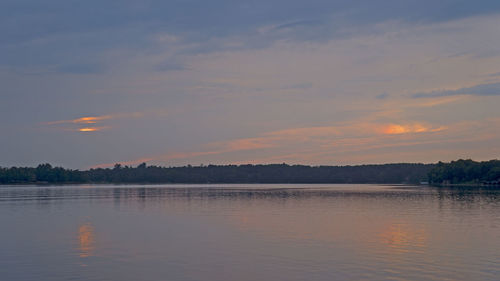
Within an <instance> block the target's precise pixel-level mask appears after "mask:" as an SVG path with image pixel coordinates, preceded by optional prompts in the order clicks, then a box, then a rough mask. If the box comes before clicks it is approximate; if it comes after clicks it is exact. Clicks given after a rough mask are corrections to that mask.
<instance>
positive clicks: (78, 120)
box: [44, 115, 117, 125]
mask: <svg viewBox="0 0 500 281" xmlns="http://www.w3.org/2000/svg"><path fill="white" fill-rule="evenodd" d="M116 116H117V115H101V116H86V117H80V118H76V119H70V120H58V121H51V122H46V123H44V124H45V125H57V124H69V123H73V124H95V123H97V122H100V121H102V120H107V119H113V118H116Z"/></svg>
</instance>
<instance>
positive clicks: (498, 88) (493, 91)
mask: <svg viewBox="0 0 500 281" xmlns="http://www.w3.org/2000/svg"><path fill="white" fill-rule="evenodd" d="M456 95H476V96H498V95H500V83H490V84H480V85H476V86H472V87H468V88H461V89H457V90H442V91H433V92H429V93H416V94H413V95H412V97H413V98H434V97H447V96H456Z"/></svg>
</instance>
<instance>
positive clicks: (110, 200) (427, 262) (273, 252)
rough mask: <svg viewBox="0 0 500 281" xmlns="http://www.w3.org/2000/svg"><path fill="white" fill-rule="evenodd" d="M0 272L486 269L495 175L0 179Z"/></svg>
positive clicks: (422, 275) (243, 276)
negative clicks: (449, 183)
mask: <svg viewBox="0 0 500 281" xmlns="http://www.w3.org/2000/svg"><path fill="white" fill-rule="evenodd" d="M0 223H1V230H0V280H6V281H7V280H38V281H39V280H50V281H55V280H133V281H137V280H141V281H146V280H217V281H219V280H252V281H253V280H500V189H484V188H482V189H472V188H471V189H467V188H465V189H464V188H460V189H458V188H457V189H436V188H429V187H409V186H380V185H290V184H284V185H155V186H110V185H107V186H106V185H103V186H96V185H91V186H83V185H82V186H41V187H37V186H0Z"/></svg>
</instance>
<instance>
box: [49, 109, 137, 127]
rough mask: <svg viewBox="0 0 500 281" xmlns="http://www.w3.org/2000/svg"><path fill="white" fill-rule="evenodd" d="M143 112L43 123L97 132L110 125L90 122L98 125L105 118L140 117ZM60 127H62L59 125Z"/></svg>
mask: <svg viewBox="0 0 500 281" xmlns="http://www.w3.org/2000/svg"><path fill="white" fill-rule="evenodd" d="M142 116H143V113H140V112H133V113H118V114H108V115H99V116H85V117H80V118H75V119H68V120H57V121H50V122H45V123H42V124H43V125H46V126H59V125H62V126H64V127H62V128H61V129H63V130H69V131H77V132H97V131H102V130H106V129H110V128H111V127H110V126H88V125H90V124H92V125H97V124H101V123H103V121H105V120H111V119H118V118H139V117H142ZM67 125H75V126H78V128H76V129H75V128H70V129H68V128H67ZM80 126H85V127H80ZM58 128H60V127H58Z"/></svg>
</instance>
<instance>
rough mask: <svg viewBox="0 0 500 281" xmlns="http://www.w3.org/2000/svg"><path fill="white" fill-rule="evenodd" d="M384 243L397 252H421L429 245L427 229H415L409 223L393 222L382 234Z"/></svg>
mask: <svg viewBox="0 0 500 281" xmlns="http://www.w3.org/2000/svg"><path fill="white" fill-rule="evenodd" d="M380 238H381V241H382V243H383V244H386V245H387V246H388V247H389V248H391V249H393V250H394V252H395V253H408V252H412V251H413V252H416V253H417V252H421V251H422V249H423V248H425V247H427V239H428V238H427V234H426V232H425V229H423V228H420V229H414V228H412V226H410V225H407V224H401V223H397V224H392V225H391V226H390V227H389V228H388V229H387V230H386V231H384V232H382V233H381V234H380Z"/></svg>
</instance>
